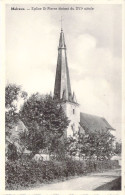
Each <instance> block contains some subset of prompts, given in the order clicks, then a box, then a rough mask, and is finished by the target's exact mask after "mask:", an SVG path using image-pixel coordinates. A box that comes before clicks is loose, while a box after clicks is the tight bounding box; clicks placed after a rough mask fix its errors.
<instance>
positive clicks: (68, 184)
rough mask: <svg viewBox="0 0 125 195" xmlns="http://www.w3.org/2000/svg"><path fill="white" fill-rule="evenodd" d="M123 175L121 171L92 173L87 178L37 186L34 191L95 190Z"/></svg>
mask: <svg viewBox="0 0 125 195" xmlns="http://www.w3.org/2000/svg"><path fill="white" fill-rule="evenodd" d="M120 175H121V171H120V169H115V170H110V171H106V172H102V173H91V174H88V175H87V176H82V177H77V178H73V179H70V180H66V181H63V182H58V183H52V184H45V185H40V186H36V187H35V188H33V190H94V189H96V188H97V187H99V186H101V185H103V184H106V183H108V182H110V181H112V180H114V179H116V178H117V177H119V176H120Z"/></svg>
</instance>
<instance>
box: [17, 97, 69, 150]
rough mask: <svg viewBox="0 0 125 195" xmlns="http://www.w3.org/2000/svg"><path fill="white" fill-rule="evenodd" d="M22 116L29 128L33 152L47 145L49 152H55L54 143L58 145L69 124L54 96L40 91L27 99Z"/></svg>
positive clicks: (28, 143) (28, 141) (29, 146)
mask: <svg viewBox="0 0 125 195" xmlns="http://www.w3.org/2000/svg"><path fill="white" fill-rule="evenodd" d="M20 117H21V120H22V121H23V122H24V124H25V126H26V127H27V128H28V131H29V136H28V139H27V145H28V149H30V150H32V152H33V153H37V152H38V151H39V149H44V148H46V147H47V148H48V149H49V152H54V150H55V149H56V148H55V146H54V145H55V144H56V146H58V144H59V141H58V140H59V139H60V138H61V137H62V136H63V134H64V131H65V129H66V128H67V127H68V124H69V121H68V118H67V117H66V116H65V113H64V111H63V109H62V107H61V106H59V105H58V104H57V102H56V101H55V100H53V98H52V96H50V95H46V96H42V95H40V94H38V93H36V94H33V95H31V97H29V99H27V101H26V102H25V103H24V105H23V107H22V109H21V111H20ZM55 142H56V143H55Z"/></svg>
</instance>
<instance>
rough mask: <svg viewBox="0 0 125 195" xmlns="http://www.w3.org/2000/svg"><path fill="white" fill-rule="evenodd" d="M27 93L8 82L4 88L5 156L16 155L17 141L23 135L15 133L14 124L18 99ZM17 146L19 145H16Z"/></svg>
mask: <svg viewBox="0 0 125 195" xmlns="http://www.w3.org/2000/svg"><path fill="white" fill-rule="evenodd" d="M26 97H27V93H26V92H24V91H22V90H21V87H20V86H18V85H16V84H8V85H7V86H6V88H5V108H6V109H5V134H6V156H8V158H9V159H11V160H12V159H13V160H14V159H15V156H17V155H18V154H16V153H17V146H16V145H18V146H19V144H17V142H20V140H21V137H23V135H22V134H21V132H19V133H18V135H17V133H16V134H15V126H16V125H17V124H18V121H19V112H18V101H19V100H20V99H23V100H24V99H26ZM18 148H19V147H18Z"/></svg>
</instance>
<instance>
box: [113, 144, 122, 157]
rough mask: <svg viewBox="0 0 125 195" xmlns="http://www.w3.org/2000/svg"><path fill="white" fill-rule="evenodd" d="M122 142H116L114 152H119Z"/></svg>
mask: <svg viewBox="0 0 125 195" xmlns="http://www.w3.org/2000/svg"><path fill="white" fill-rule="evenodd" d="M121 150H122V144H121V143H120V142H116V144H115V149H114V152H115V154H118V155H119V154H121Z"/></svg>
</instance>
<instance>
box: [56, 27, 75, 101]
mask: <svg viewBox="0 0 125 195" xmlns="http://www.w3.org/2000/svg"><path fill="white" fill-rule="evenodd" d="M54 98H56V99H58V100H63V101H65V100H66V101H71V102H72V93H71V85H70V78H69V69H68V63H67V54H66V44H65V38H64V32H63V29H62V26H61V32H60V39H59V47H58V59H57V68H56V78H55V88H54Z"/></svg>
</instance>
